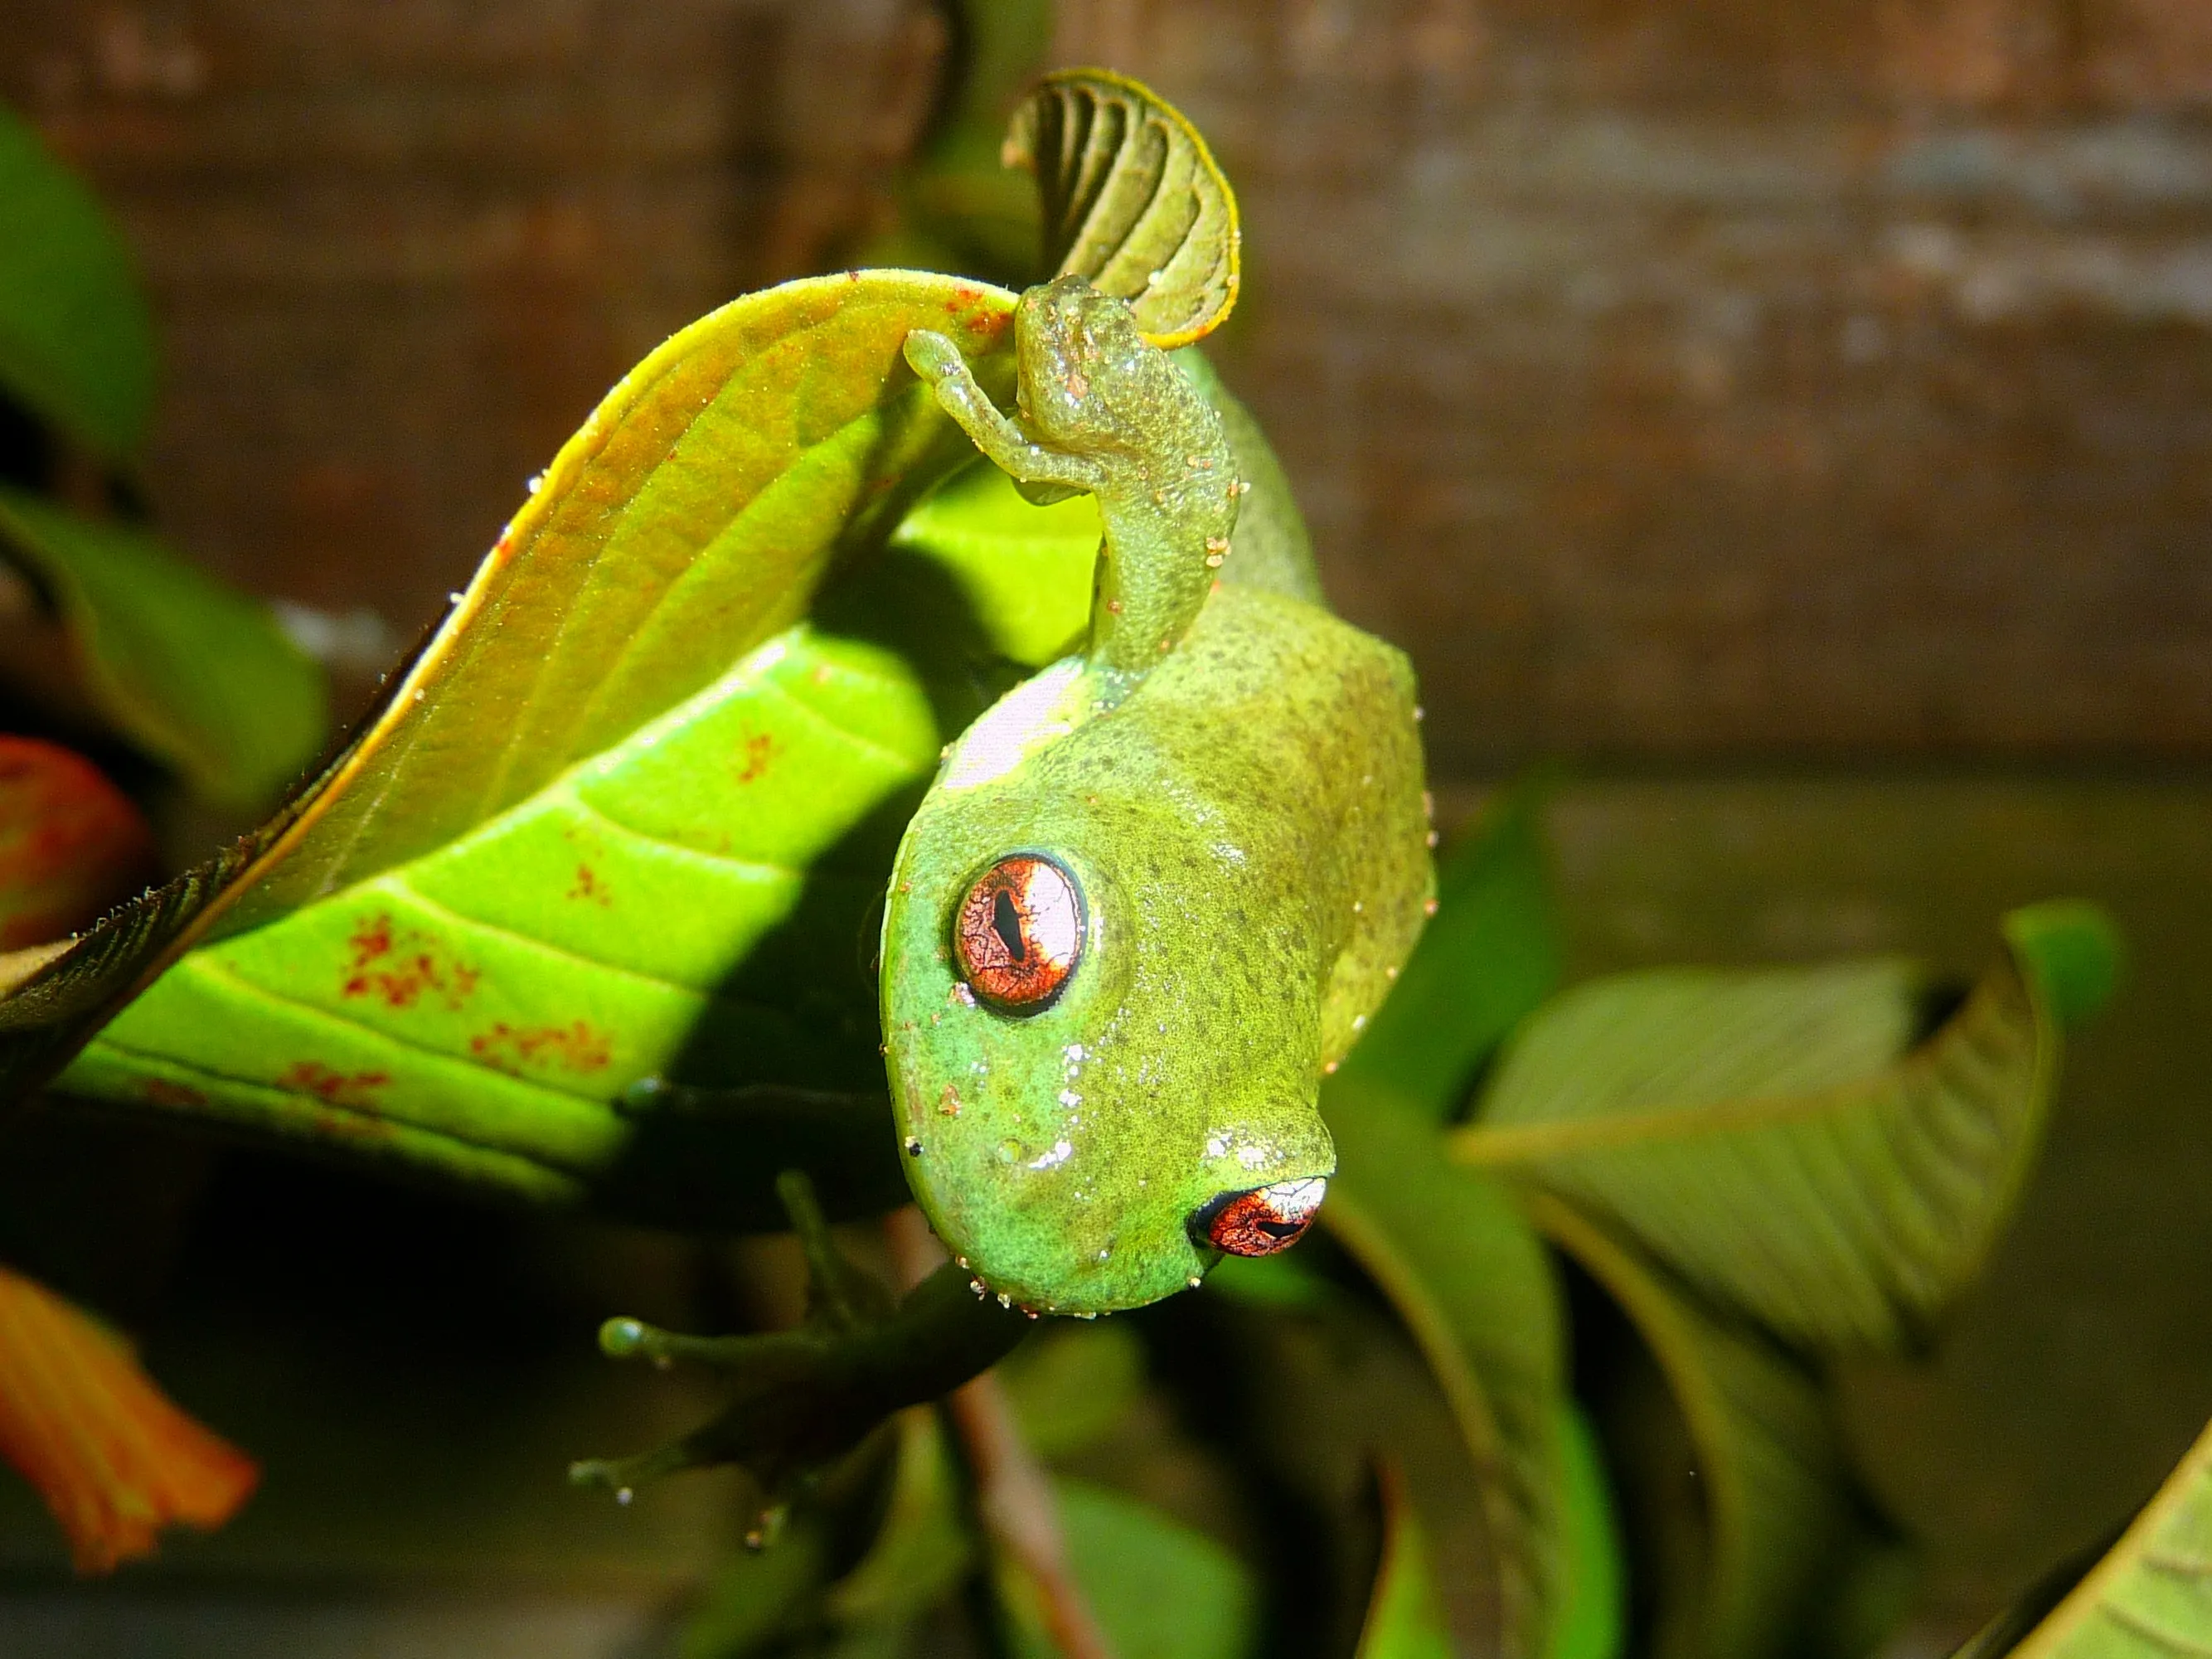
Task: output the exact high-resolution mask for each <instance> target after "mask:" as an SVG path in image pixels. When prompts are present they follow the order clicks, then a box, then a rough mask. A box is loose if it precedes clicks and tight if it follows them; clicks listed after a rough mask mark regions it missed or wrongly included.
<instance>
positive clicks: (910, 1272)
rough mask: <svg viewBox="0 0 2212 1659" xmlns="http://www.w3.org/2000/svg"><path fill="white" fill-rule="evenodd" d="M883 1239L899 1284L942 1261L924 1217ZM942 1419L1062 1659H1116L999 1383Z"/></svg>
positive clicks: (917, 1215)
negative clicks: (1072, 1566) (1071, 1561)
mask: <svg viewBox="0 0 2212 1659" xmlns="http://www.w3.org/2000/svg"><path fill="white" fill-rule="evenodd" d="M884 1234H885V1236H886V1237H888V1238H889V1240H890V1250H891V1260H892V1261H893V1262H894V1264H896V1267H897V1270H898V1273H899V1276H900V1279H901V1280H902V1282H904V1283H908V1284H911V1283H913V1282H915V1281H916V1280H917V1279H920V1278H922V1277H925V1276H927V1274H928V1273H930V1272H931V1271H932V1270H933V1268H934V1267H935V1266H936V1265H937V1264H938V1263H939V1262H941V1261H944V1259H945V1255H944V1251H943V1250H942V1249H940V1248H939V1245H938V1243H937V1241H936V1239H935V1238H933V1237H931V1235H930V1231H929V1227H928V1225H927V1223H925V1222H924V1221H923V1220H922V1218H921V1212H920V1211H918V1210H915V1209H914V1208H912V1207H908V1208H906V1209H902V1210H899V1211H897V1212H894V1213H893V1214H891V1215H890V1216H888V1217H886V1218H884ZM945 1415H946V1416H947V1417H948V1418H949V1419H951V1424H952V1429H953V1432H954V1434H955V1435H956V1436H957V1437H958V1439H959V1442H960V1449H961V1451H962V1452H963V1455H965V1457H966V1460H967V1463H968V1468H969V1475H970V1477H971V1478H972V1479H973V1480H974V1482H975V1509H976V1513H977V1515H978V1516H980V1517H981V1521H982V1522H983V1526H984V1528H985V1530H986V1531H987V1532H988V1533H989V1534H990V1538H991V1542H992V1543H993V1544H994V1546H996V1547H998V1548H999V1549H1001V1550H1003V1551H1005V1552H1006V1554H1007V1555H1008V1556H1009V1557H1011V1558H1012V1559H1013V1560H1014V1561H1016V1562H1017V1563H1018V1564H1019V1565H1020V1566H1021V1568H1022V1570H1023V1571H1024V1572H1026V1573H1027V1574H1028V1575H1029V1577H1030V1582H1031V1583H1034V1584H1035V1585H1036V1589H1037V1596H1038V1600H1039V1601H1041V1602H1042V1611H1043V1613H1044V1621H1045V1632H1046V1634H1047V1635H1048V1636H1049V1637H1050V1638H1052V1642H1053V1645H1054V1647H1056V1648H1058V1649H1059V1650H1060V1653H1061V1655H1062V1656H1063V1659H1114V1650H1113V1647H1112V1645H1111V1644H1109V1642H1108V1641H1107V1640H1106V1633H1105V1632H1104V1631H1103V1630H1102V1629H1100V1628H1099V1625H1098V1618H1097V1614H1096V1613H1092V1612H1091V1602H1090V1600H1089V1598H1087V1597H1086V1596H1085V1595H1084V1594H1083V1589H1082V1586H1081V1585H1079V1584H1078V1583H1076V1582H1075V1574H1074V1573H1073V1571H1071V1570H1070V1568H1069V1566H1068V1564H1067V1540H1066V1534H1063V1533H1062V1532H1061V1530H1060V1505H1059V1504H1058V1503H1057V1502H1056V1501H1055V1500H1054V1497H1053V1492H1052V1483H1051V1481H1050V1480H1048V1479H1047V1478H1046V1475H1045V1472H1044V1466H1043V1465H1042V1464H1041V1463H1039V1462H1037V1459H1036V1453H1034V1452H1032V1451H1031V1450H1030V1448H1029V1443H1027V1442H1026V1441H1024V1439H1023V1438H1022V1434H1021V1429H1020V1427H1019V1425H1017V1424H1016V1423H1015V1421H1014V1414H1013V1412H1012V1408H1011V1407H1009V1406H1008V1405H1007V1403H1006V1390H1005V1389H1003V1388H1002V1387H1000V1383H999V1379H998V1377H997V1376H995V1375H994V1374H993V1373H992V1372H989V1371H986V1372H985V1373H984V1374H983V1375H982V1376H979V1377H976V1378H975V1380H974V1381H973V1382H971V1383H963V1385H962V1386H961V1387H959V1388H957V1389H954V1390H953V1391H952V1392H951V1394H949V1395H946V1396H945Z"/></svg>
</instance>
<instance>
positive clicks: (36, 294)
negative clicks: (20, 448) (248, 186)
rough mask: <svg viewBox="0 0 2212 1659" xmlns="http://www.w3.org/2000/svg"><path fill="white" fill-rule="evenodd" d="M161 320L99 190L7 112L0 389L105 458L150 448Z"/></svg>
mask: <svg viewBox="0 0 2212 1659" xmlns="http://www.w3.org/2000/svg"><path fill="white" fill-rule="evenodd" d="M154 368H155V365H154V319H153V316H152V314H151V313H149V311H148V310H147V307H146V301H145V296H144V295H142V294H141V293H140V292H139V289H138V280H137V273H136V272H135V271H134V270H133V269H132V266H131V255H130V252H129V250H128V249H126V248H125V246H124V245H123V238H122V237H121V236H120V235H119V234H118V233H117V231H116V228H115V227H114V225H113V224H112V222H110V221H109V219H108V217H107V215H106V213H105V212H104V211H102V210H101V208H100V204H99V203H98V202H97V201H96V200H94V197H93V195H92V192H91V191H88V190H87V189H86V188H85V187H84V186H83V185H82V184H80V183H78V182H77V179H76V176H75V175H74V174H72V173H70V171H69V170H68V169H67V168H65V167H63V166H62V165H61V164H60V163H59V162H58V161H55V160H54V158H53V157H52V155H49V154H48V153H47V151H46V146H45V145H44V144H42V143H40V141H39V136H38V134H37V133H35V132H33V131H32V130H31V128H30V126H29V125H28V124H27V123H26V122H25V121H23V120H22V118H21V117H19V116H17V115H16V114H15V113H14V112H12V111H11V110H9V108H8V107H7V106H5V105H4V104H0V390H5V391H6V392H8V393H9V394H10V395H11V396H13V397H15V398H17V399H18V400H19V401H21V403H22V404H24V406H25V407H26V408H27V409H29V410H31V411H32V412H33V413H34V414H36V415H38V416H40V417H41V418H43V419H45V420H47V421H50V422H52V423H53V424H54V425H55V426H56V427H58V428H60V429H61V430H62V431H64V432H65V433H67V434H68V435H70V437H72V438H75V439H76V440H77V441H79V442H81V443H83V444H86V445H88V446H89V447H91V448H93V449H94V450H95V451H97V452H98V453H100V454H101V455H102V456H104V457H106V459H110V460H123V459H128V458H130V457H131V456H135V455H136V454H137V453H139V451H141V450H142V449H143V448H144V447H145V445H146V435H147V429H148V428H149V426H150V425H151V424H152V422H153V418H154Z"/></svg>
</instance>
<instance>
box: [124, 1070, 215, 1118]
mask: <svg viewBox="0 0 2212 1659" xmlns="http://www.w3.org/2000/svg"><path fill="white" fill-rule="evenodd" d="M140 1092H141V1093H142V1094H143V1096H144V1097H145V1100H146V1103H147V1104H148V1105H149V1106H169V1107H179V1108H183V1109H186V1110H190V1109H192V1108H195V1107H199V1106H204V1105H206V1104H207V1097H206V1096H205V1095H204V1094H202V1093H201V1092H200V1091H198V1090H197V1089H195V1088H193V1087H192V1086H191V1084H189V1083H172V1082H170V1081H169V1079H167V1078H165V1077H156V1078H149V1079H146V1086H145V1088H144V1089H143V1090H142V1091H140Z"/></svg>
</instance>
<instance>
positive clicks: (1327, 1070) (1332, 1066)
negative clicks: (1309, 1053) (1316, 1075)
mask: <svg viewBox="0 0 2212 1659" xmlns="http://www.w3.org/2000/svg"><path fill="white" fill-rule="evenodd" d="M1321 1069H1322V1076H1324V1077H1334V1076H1335V1075H1336V1062H1335V1061H1334V1060H1330V1061H1329V1062H1328V1064H1327V1065H1325V1066H1322V1068H1321Z"/></svg>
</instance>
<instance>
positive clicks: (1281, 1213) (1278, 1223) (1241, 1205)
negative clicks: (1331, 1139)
mask: <svg viewBox="0 0 2212 1659" xmlns="http://www.w3.org/2000/svg"><path fill="white" fill-rule="evenodd" d="M1327 1194H1328V1180H1327V1179H1326V1178H1325V1177H1323V1176H1305V1177H1304V1179H1302V1180H1298V1181H1278V1182H1275V1183H1274V1184H1273V1186H1269V1187H1255V1188H1252V1189H1251V1190H1250V1191H1249V1192H1243V1193H1224V1194H1221V1196H1220V1197H1218V1198H1217V1199H1214V1200H1211V1201H1210V1202H1208V1203H1206V1204H1204V1205H1202V1206H1200V1208H1199V1211H1198V1212H1197V1213H1196V1214H1195V1215H1194V1216H1192V1217H1191V1218H1190V1231H1191V1232H1192V1234H1193V1235H1194V1237H1197V1238H1200V1239H1202V1240H1203V1241H1205V1242H1206V1243H1208V1244H1211V1245H1212V1246H1213V1247H1214V1249H1218V1250H1225V1251H1227V1252H1228V1253H1229V1254H1230V1255H1274V1253H1275V1252H1276V1251H1278V1250H1287V1249H1290V1248H1291V1245H1293V1244H1295V1243H1297V1242H1298V1240H1299V1239H1300V1238H1301V1237H1304V1233H1305V1230H1306V1229H1307V1228H1308V1227H1309V1226H1310V1225H1313V1218H1314V1216H1315V1214H1316V1212H1318V1211H1319V1210H1320V1209H1321V1201H1322V1198H1323V1197H1325V1196H1326V1195H1327Z"/></svg>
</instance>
